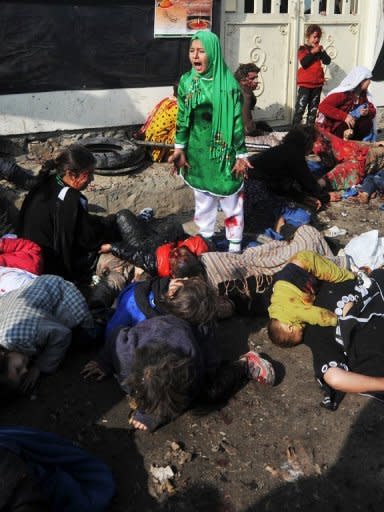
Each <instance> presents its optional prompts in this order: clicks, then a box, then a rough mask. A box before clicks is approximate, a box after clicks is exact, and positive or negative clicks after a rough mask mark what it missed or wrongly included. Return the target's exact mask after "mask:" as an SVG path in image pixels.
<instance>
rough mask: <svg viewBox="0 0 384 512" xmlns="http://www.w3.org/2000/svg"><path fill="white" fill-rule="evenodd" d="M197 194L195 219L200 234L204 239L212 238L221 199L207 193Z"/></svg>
mask: <svg viewBox="0 0 384 512" xmlns="http://www.w3.org/2000/svg"><path fill="white" fill-rule="evenodd" d="M194 193H195V217H194V221H195V224H196V225H197V227H198V228H199V234H200V235H201V236H202V237H204V238H211V236H213V234H214V232H215V224H216V217H217V205H218V202H219V198H218V197H216V196H213V195H211V194H208V193H207V192H199V191H197V190H195V191H194Z"/></svg>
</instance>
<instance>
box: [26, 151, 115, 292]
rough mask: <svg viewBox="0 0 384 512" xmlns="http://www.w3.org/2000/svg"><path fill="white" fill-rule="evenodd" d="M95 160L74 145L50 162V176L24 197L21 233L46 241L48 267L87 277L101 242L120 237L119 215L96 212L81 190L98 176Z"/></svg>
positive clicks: (73, 276)
mask: <svg viewBox="0 0 384 512" xmlns="http://www.w3.org/2000/svg"><path fill="white" fill-rule="evenodd" d="M95 163H96V161H95V158H94V156H93V155H92V153H91V152H90V151H88V150H87V149H86V148H84V147H83V146H81V145H78V144H73V145H71V146H69V147H68V148H67V149H65V150H64V151H62V152H61V153H60V154H59V156H58V157H57V158H56V159H55V160H49V161H48V162H46V164H45V165H44V168H43V169H44V171H45V172H46V173H47V174H48V176H47V177H45V178H44V179H43V180H42V181H41V182H40V183H38V184H37V185H36V186H35V187H34V188H33V189H32V190H31V191H30V192H29V194H28V195H27V196H26V198H25V199H24V202H23V204H22V207H21V211H20V219H19V230H18V233H19V236H20V237H23V238H27V239H29V240H33V241H34V242H36V243H37V244H39V245H40V246H41V248H42V249H43V253H44V259H45V271H46V273H50V274H57V275H60V276H63V277H65V278H66V279H69V280H72V281H77V282H80V281H86V280H87V278H89V276H90V274H91V267H92V265H93V264H94V263H95V261H96V258H97V253H98V250H99V248H100V246H101V245H102V244H103V243H106V242H113V241H115V240H117V239H118V237H119V234H118V229H117V226H116V223H115V218H114V216H111V217H106V218H103V217H100V216H98V215H90V214H89V213H88V203H87V199H86V197H85V196H84V195H83V194H82V193H81V191H83V190H85V189H86V188H87V186H88V185H89V183H90V182H91V181H92V180H93V172H94V168H95ZM53 169H55V173H54V174H49V172H50V171H51V170H53Z"/></svg>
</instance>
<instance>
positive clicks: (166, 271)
mask: <svg viewBox="0 0 384 512" xmlns="http://www.w3.org/2000/svg"><path fill="white" fill-rule="evenodd" d="M183 246H185V247H187V249H189V250H190V251H191V253H192V254H195V255H196V256H200V255H201V254H203V253H204V252H208V245H207V243H206V242H205V241H204V239H203V238H201V236H198V235H197V236H190V237H189V238H187V239H186V240H179V241H178V242H172V243H168V244H164V245H160V247H158V248H157V249H156V260H157V274H158V275H159V277H169V276H170V275H171V266H170V262H169V256H170V253H171V250H172V249H175V248H176V247H183Z"/></svg>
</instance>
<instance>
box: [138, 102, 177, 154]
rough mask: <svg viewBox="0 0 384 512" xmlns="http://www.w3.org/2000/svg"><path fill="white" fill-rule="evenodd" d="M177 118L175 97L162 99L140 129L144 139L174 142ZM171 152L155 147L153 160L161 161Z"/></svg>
mask: <svg viewBox="0 0 384 512" xmlns="http://www.w3.org/2000/svg"><path fill="white" fill-rule="evenodd" d="M176 118H177V100H176V98H175V97H173V96H172V97H169V98H164V99H162V100H161V101H160V102H159V103H158V104H157V105H156V106H155V108H154V109H153V110H152V112H151V113H150V114H149V116H148V118H147V120H146V121H145V124H144V126H143V127H142V128H141V129H140V132H139V133H141V134H142V135H144V140H147V141H150V142H161V143H166V144H173V143H174V142H175V133H176ZM168 153H169V149H167V148H155V149H153V150H152V151H151V154H152V160H153V161H154V162H161V161H163V160H165V159H166V156H167V155H168Z"/></svg>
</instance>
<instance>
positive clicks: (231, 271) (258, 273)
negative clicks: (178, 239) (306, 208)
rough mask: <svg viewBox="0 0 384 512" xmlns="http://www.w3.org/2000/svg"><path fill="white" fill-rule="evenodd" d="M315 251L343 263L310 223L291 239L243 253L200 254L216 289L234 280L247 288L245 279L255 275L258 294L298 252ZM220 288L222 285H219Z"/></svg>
mask: <svg viewBox="0 0 384 512" xmlns="http://www.w3.org/2000/svg"><path fill="white" fill-rule="evenodd" d="M303 250H307V251H314V252H317V253H318V254H321V255H323V256H327V257H328V258H330V259H332V260H333V261H335V263H336V264H338V265H339V266H345V265H344V264H343V262H342V261H341V260H340V259H338V258H337V257H335V256H333V253H332V251H331V249H330V247H329V245H328V244H327V242H326V241H325V239H324V237H323V236H322V235H321V234H320V233H319V231H317V229H316V228H314V227H313V226H308V225H306V226H300V227H299V228H298V229H297V231H296V233H295V236H294V238H293V239H292V240H290V241H277V240H276V241H275V240H274V241H271V242H269V243H266V244H263V245H259V246H258V247H252V248H249V249H246V250H245V251H244V252H243V253H242V254H232V253H228V252H225V253H224V252H207V253H205V254H202V255H201V262H202V264H203V266H204V268H205V271H206V275H207V279H208V282H209V284H210V285H211V286H212V287H213V288H214V289H217V288H219V286H220V285H222V283H225V288H226V289H228V288H230V287H231V283H233V282H234V281H237V282H239V281H240V282H242V283H243V285H244V287H245V288H246V287H247V285H246V282H247V279H248V278H250V277H255V278H256V290H257V293H263V291H264V290H265V289H266V287H267V286H268V285H269V284H271V282H272V276H273V275H274V274H275V273H276V272H278V271H279V270H281V269H282V268H283V267H284V265H285V264H286V263H287V262H288V260H289V259H290V258H292V256H294V255H295V254H296V253H297V252H298V251H303ZM220 288H222V287H220Z"/></svg>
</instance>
